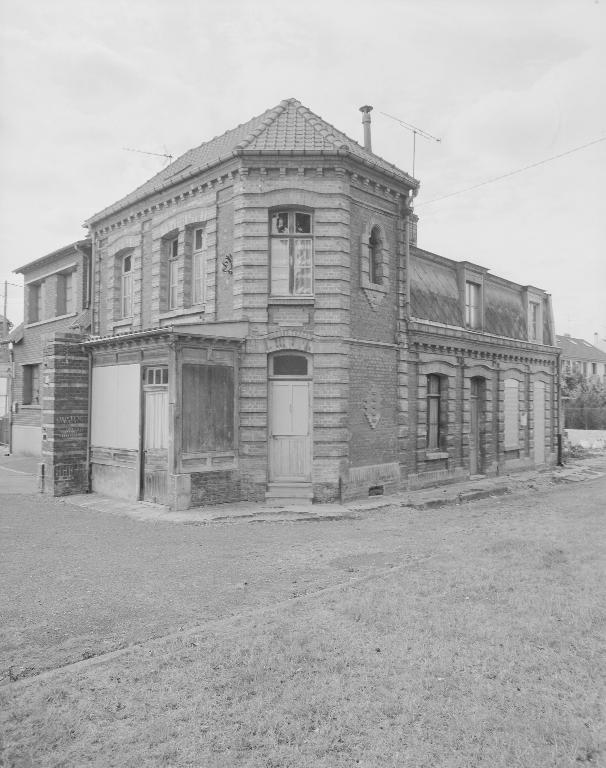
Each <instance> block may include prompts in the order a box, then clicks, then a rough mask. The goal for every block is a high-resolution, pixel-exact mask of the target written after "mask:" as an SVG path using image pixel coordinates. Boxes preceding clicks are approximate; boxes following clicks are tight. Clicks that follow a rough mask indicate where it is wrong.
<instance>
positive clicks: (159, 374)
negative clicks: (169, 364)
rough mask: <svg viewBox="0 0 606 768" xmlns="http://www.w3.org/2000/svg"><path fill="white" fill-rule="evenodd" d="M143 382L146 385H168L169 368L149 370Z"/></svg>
mask: <svg viewBox="0 0 606 768" xmlns="http://www.w3.org/2000/svg"><path fill="white" fill-rule="evenodd" d="M143 380H144V382H145V383H146V384H150V385H151V384H168V368H165V367H164V366H162V367H161V368H148V369H147V370H146V371H145V375H144V377H143Z"/></svg>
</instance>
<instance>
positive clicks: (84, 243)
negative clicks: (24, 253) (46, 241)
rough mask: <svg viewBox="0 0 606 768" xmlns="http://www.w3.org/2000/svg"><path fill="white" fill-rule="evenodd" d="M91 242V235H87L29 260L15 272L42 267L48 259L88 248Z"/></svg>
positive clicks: (21, 272) (19, 272)
mask: <svg viewBox="0 0 606 768" xmlns="http://www.w3.org/2000/svg"><path fill="white" fill-rule="evenodd" d="M90 244H91V239H90V237H85V238H84V239H83V240H76V241H75V242H73V243H70V244H69V245H64V246H62V247H61V248H57V250H55V251H51V253H47V254H46V255H45V256H40V257H39V258H37V259H35V260H34V261H29V262H28V263H27V264H24V265H23V266H22V267H17V269H13V272H14V273H15V274H18V275H21V274H23V273H24V272H27V271H28V270H30V269H33V268H34V267H40V266H42V265H43V264H44V263H45V262H47V261H52V260H53V259H55V258H56V257H59V256H63V255H65V254H66V253H69V252H70V251H75V250H76V249H78V248H87V247H89V246H90Z"/></svg>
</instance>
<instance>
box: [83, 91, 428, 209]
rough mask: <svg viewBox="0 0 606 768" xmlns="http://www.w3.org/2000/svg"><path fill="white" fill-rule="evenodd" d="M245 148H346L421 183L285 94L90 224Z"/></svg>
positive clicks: (191, 152)
mask: <svg viewBox="0 0 606 768" xmlns="http://www.w3.org/2000/svg"><path fill="white" fill-rule="evenodd" d="M246 151H252V152H275V153H279V152H295V153H296V152H336V151H346V152H349V153H350V154H351V155H353V156H354V157H356V158H358V159H359V160H362V161H363V162H366V163H370V164H371V165H374V166H375V167H376V168H378V169H379V170H382V171H385V172H387V173H390V174H393V175H395V176H397V177H399V178H400V179H401V180H402V181H405V182H406V183H408V184H410V185H411V186H417V185H418V182H417V181H416V180H415V179H413V178H412V176H409V175H408V174H407V173H405V172H404V171H402V170H400V169H399V168H397V167H396V166H395V165H392V164H391V163H388V162H387V161H386V160H383V158H381V157H379V156H378V155H375V154H374V153H373V152H369V151H368V150H366V149H364V147H362V146H360V145H359V144H358V143H357V142H356V141H354V140H353V139H350V138H349V137H348V136H346V135H345V134H344V133H342V132H341V131H339V130H337V129H336V128H335V127H334V126H332V125H330V123H327V122H326V121H325V120H323V119H322V118H321V117H319V116H318V115H316V114H314V113H313V112H311V110H309V109H308V108H307V107H305V106H303V104H301V102H300V101H297V100H296V99H286V100H285V101H282V102H280V104H278V105H277V106H276V107H273V108H272V109H268V110H266V111H265V112H263V114H261V115H258V116H257V117H253V118H252V119H251V120H249V121H248V122H246V123H243V124H242V125H239V126H237V127H236V128H233V129H231V130H229V131H226V132H225V133H223V134H221V135H220V136H216V137H215V138H214V139H211V140H210V141H208V142H206V143H204V144H201V145H200V146H199V147H195V148H194V149H190V150H189V151H187V152H185V154H183V155H181V157H179V158H177V160H175V161H174V162H173V163H171V164H170V165H169V166H167V167H166V168H164V169H163V170H162V171H160V172H159V173H157V174H156V175H155V176H153V177H152V178H151V179H149V181H146V182H145V183H144V184H142V185H141V186H140V187H137V189H135V190H134V191H133V192H131V193H130V194H128V195H126V196H125V197H123V198H121V199H120V200H118V201H117V202H115V203H113V204H112V205H110V206H108V207H107V208H104V209H103V210H102V211H100V212H99V213H96V214H94V215H93V216H91V218H90V219H89V220H88V222H87V223H89V224H90V223H93V222H95V221H98V220H100V219H102V218H105V217H107V216H110V215H112V214H113V213H117V212H118V211H120V210H122V209H123V208H126V207H127V206H129V205H131V204H132V203H135V202H136V201H137V200H142V199H144V198H145V197H148V196H149V195H151V194H153V193H155V192H159V191H160V190H162V189H166V188H168V187H170V186H172V185H174V184H177V183H179V182H180V181H183V180H185V179H187V178H189V177H190V176H192V175H195V174H196V173H200V172H201V171H203V170H205V169H207V168H211V167H213V166H214V165H217V164H219V163H220V162H223V161H225V160H227V159H229V158H230V157H234V156H236V155H238V154H240V153H244V152H246Z"/></svg>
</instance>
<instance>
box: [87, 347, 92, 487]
mask: <svg viewBox="0 0 606 768" xmlns="http://www.w3.org/2000/svg"><path fill="white" fill-rule="evenodd" d="M86 351H87V353H88V414H87V417H86V492H87V493H90V492H91V468H90V430H91V416H92V404H93V351H92V349H90V348H89V349H87V350H86Z"/></svg>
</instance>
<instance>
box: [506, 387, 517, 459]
mask: <svg viewBox="0 0 606 768" xmlns="http://www.w3.org/2000/svg"><path fill="white" fill-rule="evenodd" d="M518 387H519V384H518V382H517V380H516V379H505V404H504V408H505V450H506V451H510V450H515V449H516V448H519V447H520V403H519V394H518Z"/></svg>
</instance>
